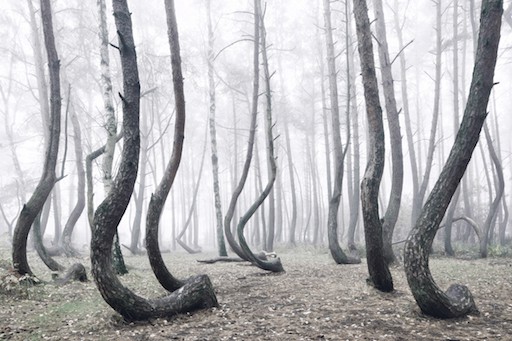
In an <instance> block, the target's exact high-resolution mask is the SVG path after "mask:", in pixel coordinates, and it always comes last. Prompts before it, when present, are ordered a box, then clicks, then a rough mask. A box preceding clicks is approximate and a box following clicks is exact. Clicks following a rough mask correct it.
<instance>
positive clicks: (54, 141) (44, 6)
mask: <svg viewBox="0 0 512 341" xmlns="http://www.w3.org/2000/svg"><path fill="white" fill-rule="evenodd" d="M41 18H42V22H43V33H44V41H45V45H46V53H47V56H48V69H49V73H50V125H49V126H48V129H49V130H50V134H49V143H48V145H47V148H46V157H45V160H44V166H43V174H42V176H41V179H40V180H39V183H38V185H37V186H36V188H35V190H34V193H33V194H32V196H31V197H30V199H29V200H28V202H27V203H26V204H25V205H24V206H23V209H22V210H21V212H20V216H19V218H18V221H17V222H16V227H15V229H14V235H13V247H12V262H13V267H14V270H15V271H16V272H17V273H18V274H20V275H25V274H28V275H33V273H32V270H31V269H30V266H29V264H28V261H27V237H28V233H29V231H30V227H31V226H32V224H33V223H34V221H35V219H36V217H37V215H38V214H39V213H40V212H41V209H42V208H43V205H44V203H45V201H46V199H47V198H48V196H49V194H50V192H51V191H52V188H53V186H54V184H55V181H56V175H55V167H56V164H57V157H58V153H59V135H60V112H61V97H60V61H59V57H58V55H57V50H56V49H55V40H54V36H53V23H52V13H51V5H50V1H49V0H41ZM40 100H41V101H45V100H46V98H41V99H40Z"/></svg>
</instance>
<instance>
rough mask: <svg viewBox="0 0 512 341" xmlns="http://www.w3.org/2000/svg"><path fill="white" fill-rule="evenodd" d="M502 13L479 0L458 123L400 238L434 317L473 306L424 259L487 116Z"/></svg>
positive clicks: (422, 301) (417, 291)
mask: <svg viewBox="0 0 512 341" xmlns="http://www.w3.org/2000/svg"><path fill="white" fill-rule="evenodd" d="M502 13H503V1H502V0H484V1H483V3H482V12H481V19H480V20H481V21H480V22H481V25H480V33H479V38H478V48H477V52H476V57H475V67H474V70H473V79H472V81H471V87H470V91H469V97H468V102H467V105H466V109H465V110H464V116H463V119H462V123H461V125H460V128H459V131H458V133H457V136H456V138H455V142H454V145H453V147H452V149H451V151H450V155H449V156H448V159H447V161H446V164H445V165H444V167H443V170H442V171H441V174H440V176H439V179H438V180H437V182H436V184H435V186H434V188H433V189H432V192H431V194H430V196H429V198H428V200H427V202H426V203H425V206H424V207H423V210H422V212H421V214H420V216H419V218H418V221H417V223H416V225H415V226H414V228H413V229H412V230H411V232H410V234H409V237H408V239H407V242H406V244H405V249H404V265H405V272H406V275H407V281H408V283H409V286H410V287H411V291H412V293H413V295H414V298H415V300H416V302H417V303H418V305H419V307H420V308H421V310H422V311H423V313H425V314H427V315H430V316H434V317H438V318H452V317H459V316H464V315H466V314H468V313H472V312H476V311H477V308H476V305H475V302H474V300H473V297H472V295H471V292H470V291H469V289H468V288H467V287H466V286H462V285H458V284H454V285H452V286H451V287H450V288H449V289H448V291H447V292H446V293H444V292H443V291H442V290H441V289H440V288H439V287H438V286H437V284H436V283H435V282H434V279H433V278H432V274H431V273H430V269H429V265H428V259H429V253H430V248H431V247H432V242H433V240H434V237H435V235H436V232H437V230H438V228H439V224H440V223H441V220H442V219H443V216H444V214H445V212H446V209H447V208H448V205H449V204H450V200H451V198H452V196H453V195H454V193H455V191H456V189H457V187H458V185H459V183H460V180H461V179H462V176H463V175H464V172H465V170H466V168H467V165H468V163H469V160H470V159H471V155H472V153H473V150H474V149H475V146H476V144H477V142H478V139H479V135H480V131H481V129H482V126H483V124H484V122H485V118H486V116H487V112H486V109H487V104H488V101H489V94H490V92H491V89H492V86H493V76H494V68H495V65H496V57H497V51H498V43H499V39H500V28H501V16H502Z"/></svg>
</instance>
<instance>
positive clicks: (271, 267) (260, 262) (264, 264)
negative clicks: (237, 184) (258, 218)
mask: <svg viewBox="0 0 512 341" xmlns="http://www.w3.org/2000/svg"><path fill="white" fill-rule="evenodd" d="M260 1H261V0H254V61H253V62H254V77H255V82H254V88H253V107H252V109H253V110H252V117H253V119H252V120H253V121H256V116H257V113H258V87H259V84H258V77H259V63H258V60H259V58H258V56H259V44H260V33H261V43H262V44H265V27H264V22H263V16H262V13H261V2H260ZM265 50H266V49H265V46H264V45H263V48H262V59H263V68H264V73H265V88H266V91H265V96H266V99H267V110H266V115H265V139H266V141H267V152H268V162H269V167H270V174H269V179H268V183H267V185H266V186H265V189H264V190H263V192H262V193H261V194H260V195H259V196H258V198H257V199H256V201H255V202H254V203H253V204H252V205H251V206H250V207H249V209H248V210H247V212H246V213H245V214H244V215H243V216H242V217H241V218H240V222H239V223H238V225H237V234H238V240H239V243H240V248H241V249H242V251H243V252H244V254H245V257H246V259H248V260H249V261H250V262H251V263H252V264H254V265H256V266H257V267H259V268H260V269H263V270H268V271H272V272H283V271H284V269H283V265H282V264H281V260H280V259H279V258H272V259H267V260H264V259H262V258H260V257H257V256H255V255H254V253H253V252H252V251H251V249H250V248H249V245H247V242H246V240H245V236H244V228H245V225H246V224H247V222H248V221H249V219H251V217H252V215H253V214H254V213H255V212H256V210H257V209H258V208H259V207H260V206H261V205H262V204H263V202H264V201H265V199H266V198H267V197H268V195H269V194H270V192H271V191H272V187H273V185H274V182H275V180H276V173H277V166H276V160H275V157H274V138H273V136H272V108H271V97H270V96H271V93H270V73H269V71H268V62H267V55H266V52H265ZM247 149H248V150H251V149H252V146H248V148H247ZM249 157H251V155H250V154H249V153H247V159H248V158H249ZM247 159H246V163H247ZM249 161H250V160H249Z"/></svg>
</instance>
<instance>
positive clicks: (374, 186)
mask: <svg viewBox="0 0 512 341" xmlns="http://www.w3.org/2000/svg"><path fill="white" fill-rule="evenodd" d="M354 17H355V20H356V29H357V41H358V50H359V59H360V60H361V71H362V75H363V87H364V98H365V102H366V117H367V121H368V132H369V134H368V135H369V140H368V148H369V151H368V152H369V153H368V162H367V165H366V171H365V175H364V177H363V181H362V182H361V205H362V208H363V222H364V235H365V242H366V258H367V263H368V272H369V273H370V281H371V282H372V284H373V285H374V286H375V288H376V289H378V290H380V291H384V292H389V291H393V279H392V277H391V272H390V271H389V268H388V265H387V263H386V262H385V260H384V258H383V255H384V250H383V237H382V222H381V220H380V218H379V202H378V200H379V186H380V182H381V179H382V173H383V171H384V156H385V154H384V146H385V142H384V125H383V122H382V109H381V107H380V103H379V89H378V85H377V75H376V74H375V62H374V58H373V47H372V37H371V31H370V20H369V19H368V8H367V6H366V0H354Z"/></svg>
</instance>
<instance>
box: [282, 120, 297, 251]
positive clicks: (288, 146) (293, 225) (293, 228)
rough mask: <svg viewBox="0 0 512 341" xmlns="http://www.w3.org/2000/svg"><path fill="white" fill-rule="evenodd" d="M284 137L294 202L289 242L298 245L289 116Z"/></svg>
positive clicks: (291, 244)
mask: <svg viewBox="0 0 512 341" xmlns="http://www.w3.org/2000/svg"><path fill="white" fill-rule="evenodd" d="M283 124H284V138H285V142H286V160H287V162H288V176H289V178H290V192H291V193H290V194H291V204H292V216H291V219H290V227H289V229H288V231H289V237H288V244H289V245H290V246H296V245H297V244H296V240H295V235H296V230H297V193H296V187H295V174H294V172H293V156H292V150H291V149H292V147H291V142H290V140H291V139H290V127H289V126H290V122H289V119H288V118H285V119H284V122H283Z"/></svg>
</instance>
